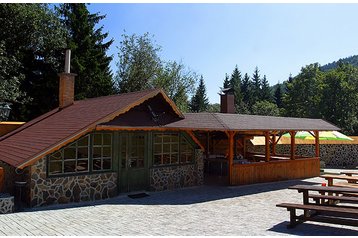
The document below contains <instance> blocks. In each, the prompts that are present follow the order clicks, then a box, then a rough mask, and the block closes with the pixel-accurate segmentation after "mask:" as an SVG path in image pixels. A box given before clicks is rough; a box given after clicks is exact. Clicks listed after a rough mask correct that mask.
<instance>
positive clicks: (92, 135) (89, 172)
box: [46, 132, 114, 178]
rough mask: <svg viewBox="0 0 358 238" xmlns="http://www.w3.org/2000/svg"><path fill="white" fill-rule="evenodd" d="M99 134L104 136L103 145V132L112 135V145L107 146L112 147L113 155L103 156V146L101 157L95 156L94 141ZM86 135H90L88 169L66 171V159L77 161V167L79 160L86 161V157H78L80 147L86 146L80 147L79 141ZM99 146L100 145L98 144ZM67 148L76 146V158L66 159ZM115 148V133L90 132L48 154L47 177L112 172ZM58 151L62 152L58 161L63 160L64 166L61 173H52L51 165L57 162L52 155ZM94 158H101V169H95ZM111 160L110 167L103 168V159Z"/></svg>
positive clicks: (111, 153)
mask: <svg viewBox="0 0 358 238" xmlns="http://www.w3.org/2000/svg"><path fill="white" fill-rule="evenodd" d="M98 134H101V137H102V145H103V134H109V135H110V145H106V146H105V147H106V148H108V147H109V148H110V150H111V151H110V155H111V157H103V148H102V147H101V157H98V158H93V148H94V144H93V141H94V135H98ZM85 137H88V142H87V143H88V144H87V151H88V152H87V155H88V158H87V160H86V161H88V164H87V166H88V167H87V168H88V169H87V170H85V171H74V172H65V168H64V164H65V162H66V161H76V162H75V163H76V164H75V166H76V167H77V161H84V160H85V159H82V158H77V156H78V148H84V147H85V146H81V145H80V146H79V147H78V141H80V140H81V139H83V138H85ZM97 147H98V148H99V147H100V146H97ZM66 148H75V149H76V152H75V153H76V159H67V160H65V158H64V151H65V149H66ZM113 150H114V147H113V133H111V132H100V133H97V132H94V133H90V134H87V135H85V136H83V137H81V138H79V139H77V140H76V141H75V142H72V143H70V144H68V145H67V146H64V147H62V148H61V149H59V150H57V151H55V152H53V153H51V154H50V155H48V156H47V157H46V174H47V177H51V178H53V177H66V176H76V175H91V174H98V173H103V172H110V171H112V170H113ZM56 153H60V155H61V159H60V160H57V161H58V162H61V165H62V168H61V173H55V174H54V173H51V171H50V166H51V163H55V162H54V161H51V157H52V156H53V155H55V154H56ZM94 159H100V160H101V170H94V169H93V161H94ZM107 159H108V160H109V159H110V163H111V164H110V169H103V160H107Z"/></svg>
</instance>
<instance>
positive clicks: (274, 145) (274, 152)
mask: <svg viewBox="0 0 358 238" xmlns="http://www.w3.org/2000/svg"><path fill="white" fill-rule="evenodd" d="M276 144H277V142H276V135H275V134H273V135H272V154H273V155H276Z"/></svg>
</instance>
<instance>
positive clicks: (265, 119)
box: [164, 113, 340, 131]
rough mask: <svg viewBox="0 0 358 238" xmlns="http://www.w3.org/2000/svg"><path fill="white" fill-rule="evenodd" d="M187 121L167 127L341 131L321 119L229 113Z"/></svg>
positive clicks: (192, 116)
mask: <svg viewBox="0 0 358 238" xmlns="http://www.w3.org/2000/svg"><path fill="white" fill-rule="evenodd" d="M184 116H185V119H182V120H179V121H176V122H173V123H170V124H167V125H165V126H164V127H167V128H193V129H198V130H200V129H201V130H233V131H255V130H258V131H267V130H270V131H272V130H280V131H286V130H297V131H304V130H319V131H332V130H340V129H339V128H338V127H336V126H334V125H332V124H330V123H328V122H326V121H324V120H321V119H309V118H293V117H272V116H258V115H243V114H229V113H184Z"/></svg>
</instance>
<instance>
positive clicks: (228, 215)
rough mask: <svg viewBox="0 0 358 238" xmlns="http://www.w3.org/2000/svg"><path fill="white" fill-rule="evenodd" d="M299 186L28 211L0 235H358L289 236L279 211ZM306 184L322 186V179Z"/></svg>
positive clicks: (350, 230)
mask: <svg viewBox="0 0 358 238" xmlns="http://www.w3.org/2000/svg"><path fill="white" fill-rule="evenodd" d="M299 182H301V183H302V181H298V180H297V181H284V182H279V183H269V184H258V185H249V186H241V187H210V186H202V187H195V188H186V189H181V190H176V191H165V192H149V194H150V196H149V197H145V198H141V199H135V200H134V199H130V198H128V197H126V196H123V195H122V196H118V197H115V198H112V199H109V200H106V201H105V202H104V201H99V202H98V203H94V204H93V205H91V206H88V204H84V205H83V206H81V204H75V206H74V204H66V205H56V206H53V207H52V206H49V207H48V208H33V209H27V210H26V211H27V212H20V213H14V214H6V215H1V216H0V235H11V234H13V235H61V236H62V235H65V236H66V235H67V236H74V235H77V236H78V235H82V236H96V235H104V236H106V235H145V236H149V235H158V236H159V235H160V236H162V235H194V236H198V235H211V236H212V235H217V236H222V235H257V236H261V235H317V234H319V235H330V234H340V235H358V229H357V228H355V227H347V226H335V225H328V224H319V223H316V224H315V223H307V224H301V225H300V226H301V228H300V226H298V229H291V230H287V229H286V224H287V221H288V220H289V213H288V212H287V211H286V209H280V208H277V207H276V206H275V205H276V204H277V203H281V202H301V201H302V194H299V193H297V192H296V191H291V190H288V189H286V188H287V187H288V186H290V185H293V184H297V183H299ZM303 182H316V183H317V184H319V183H320V181H319V180H318V179H317V178H316V179H308V180H305V181H303ZM51 208H53V210H51ZM54 208H56V209H54ZM258 220H259V221H260V222H257V221H258ZM312 226H313V227H314V229H312ZM305 227H310V228H311V229H305ZM327 227H328V228H327ZM313 230H314V232H313Z"/></svg>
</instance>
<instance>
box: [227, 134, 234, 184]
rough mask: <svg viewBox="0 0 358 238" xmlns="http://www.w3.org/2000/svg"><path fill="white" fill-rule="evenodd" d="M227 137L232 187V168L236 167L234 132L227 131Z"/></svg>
mask: <svg viewBox="0 0 358 238" xmlns="http://www.w3.org/2000/svg"><path fill="white" fill-rule="evenodd" d="M226 135H227V136H228V141H229V154H228V157H229V158H228V162H229V163H228V165H229V184H230V185H232V167H233V165H234V137H235V132H234V131H227V132H226Z"/></svg>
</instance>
